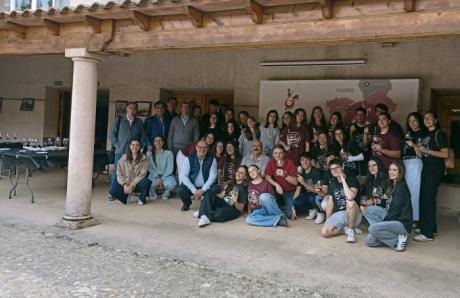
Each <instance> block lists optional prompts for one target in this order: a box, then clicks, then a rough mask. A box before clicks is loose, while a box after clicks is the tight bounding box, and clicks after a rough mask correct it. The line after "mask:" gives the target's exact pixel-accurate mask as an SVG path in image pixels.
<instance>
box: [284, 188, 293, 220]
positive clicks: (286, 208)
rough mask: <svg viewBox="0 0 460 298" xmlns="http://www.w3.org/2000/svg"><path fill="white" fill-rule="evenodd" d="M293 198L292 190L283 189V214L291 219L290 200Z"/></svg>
mask: <svg viewBox="0 0 460 298" xmlns="http://www.w3.org/2000/svg"><path fill="white" fill-rule="evenodd" d="M293 198H294V192H292V191H285V192H283V199H284V214H286V217H287V218H289V219H292V200H293Z"/></svg>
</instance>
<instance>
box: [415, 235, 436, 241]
mask: <svg viewBox="0 0 460 298" xmlns="http://www.w3.org/2000/svg"><path fill="white" fill-rule="evenodd" d="M414 240H415V241H418V242H428V241H433V240H434V239H433V238H428V237H427V236H425V235H423V234H418V235H417V236H415V237H414Z"/></svg>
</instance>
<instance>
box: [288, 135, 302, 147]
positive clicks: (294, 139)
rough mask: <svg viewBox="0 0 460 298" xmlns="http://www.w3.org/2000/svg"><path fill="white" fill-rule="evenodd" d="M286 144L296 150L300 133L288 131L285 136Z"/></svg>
mask: <svg viewBox="0 0 460 298" xmlns="http://www.w3.org/2000/svg"><path fill="white" fill-rule="evenodd" d="M287 143H288V145H289V146H291V147H296V148H298V147H299V145H300V133H299V132H297V131H289V133H288V134H287Z"/></svg>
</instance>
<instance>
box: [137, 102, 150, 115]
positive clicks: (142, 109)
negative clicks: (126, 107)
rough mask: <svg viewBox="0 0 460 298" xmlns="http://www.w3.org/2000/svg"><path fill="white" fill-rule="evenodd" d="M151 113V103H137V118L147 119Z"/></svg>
mask: <svg viewBox="0 0 460 298" xmlns="http://www.w3.org/2000/svg"><path fill="white" fill-rule="evenodd" d="M151 112H152V103H151V102H150V101H138V102H137V114H136V116H139V117H148V116H150V113H151Z"/></svg>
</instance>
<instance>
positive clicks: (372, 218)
mask: <svg viewBox="0 0 460 298" xmlns="http://www.w3.org/2000/svg"><path fill="white" fill-rule="evenodd" d="M363 215H364V217H365V218H366V219H367V222H368V223H369V225H373V224H375V223H378V222H382V221H383V218H384V217H385V209H383V208H382V207H380V206H374V205H371V206H367V207H366V209H365V210H364V213H363Z"/></svg>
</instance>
